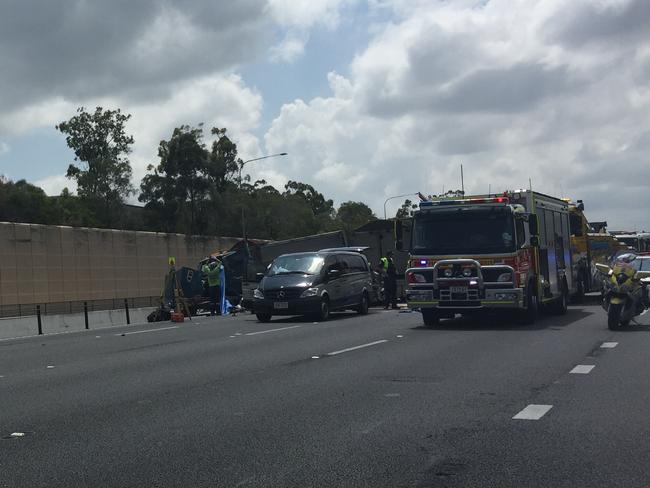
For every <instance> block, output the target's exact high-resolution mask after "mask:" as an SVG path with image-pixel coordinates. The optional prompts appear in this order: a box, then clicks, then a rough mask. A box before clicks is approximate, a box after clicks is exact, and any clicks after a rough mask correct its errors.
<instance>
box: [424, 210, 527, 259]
mask: <svg viewBox="0 0 650 488" xmlns="http://www.w3.org/2000/svg"><path fill="white" fill-rule="evenodd" d="M412 239H413V241H412V246H411V253H412V254H414V255H415V254H421V255H430V254H433V255H436V254H437V255H449V254H454V255H474V254H492V253H510V252H514V251H515V250H516V247H515V229H514V219H513V217H512V214H511V213H510V212H508V211H506V210H505V209H495V208H491V209H466V210H458V209H455V210H445V211H421V212H417V213H416V214H415V216H414V219H413V233H412Z"/></svg>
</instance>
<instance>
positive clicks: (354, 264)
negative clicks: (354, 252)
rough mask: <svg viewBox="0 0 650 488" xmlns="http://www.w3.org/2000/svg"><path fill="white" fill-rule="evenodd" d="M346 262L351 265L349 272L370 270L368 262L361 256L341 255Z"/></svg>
mask: <svg viewBox="0 0 650 488" xmlns="http://www.w3.org/2000/svg"><path fill="white" fill-rule="evenodd" d="M341 257H342V258H343V259H344V261H345V262H346V263H348V266H349V272H350V273H361V272H364V271H368V268H366V262H365V261H364V260H363V258H362V257H361V256H347V255H346V256H341Z"/></svg>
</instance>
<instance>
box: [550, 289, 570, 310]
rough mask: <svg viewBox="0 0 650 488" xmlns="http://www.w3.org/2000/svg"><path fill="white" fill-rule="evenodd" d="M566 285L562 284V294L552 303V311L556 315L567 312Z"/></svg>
mask: <svg viewBox="0 0 650 488" xmlns="http://www.w3.org/2000/svg"><path fill="white" fill-rule="evenodd" d="M568 294H569V293H568V291H567V286H566V284H563V285H562V294H561V295H560V297H559V298H558V299H557V300H556V301H555V303H553V312H554V313H555V314H556V315H564V314H565V313H566V312H567V301H568V300H567V295H568Z"/></svg>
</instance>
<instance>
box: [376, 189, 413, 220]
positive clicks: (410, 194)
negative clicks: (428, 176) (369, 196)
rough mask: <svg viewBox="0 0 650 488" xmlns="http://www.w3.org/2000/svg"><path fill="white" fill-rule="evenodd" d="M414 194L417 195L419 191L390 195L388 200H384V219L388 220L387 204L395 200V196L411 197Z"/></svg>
mask: <svg viewBox="0 0 650 488" xmlns="http://www.w3.org/2000/svg"><path fill="white" fill-rule="evenodd" d="M413 195H417V193H405V194H404V195H395V196H394V197H388V198H387V199H386V201H385V202H384V220H386V204H387V203H388V201H389V200H393V199H395V198H404V197H410V196H413Z"/></svg>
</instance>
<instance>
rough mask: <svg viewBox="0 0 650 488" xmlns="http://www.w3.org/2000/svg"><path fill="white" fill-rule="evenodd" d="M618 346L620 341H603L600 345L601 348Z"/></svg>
mask: <svg viewBox="0 0 650 488" xmlns="http://www.w3.org/2000/svg"><path fill="white" fill-rule="evenodd" d="M616 346H618V342H603V343H602V344H601V345H600V348H601V349H614V348H615V347H616Z"/></svg>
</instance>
